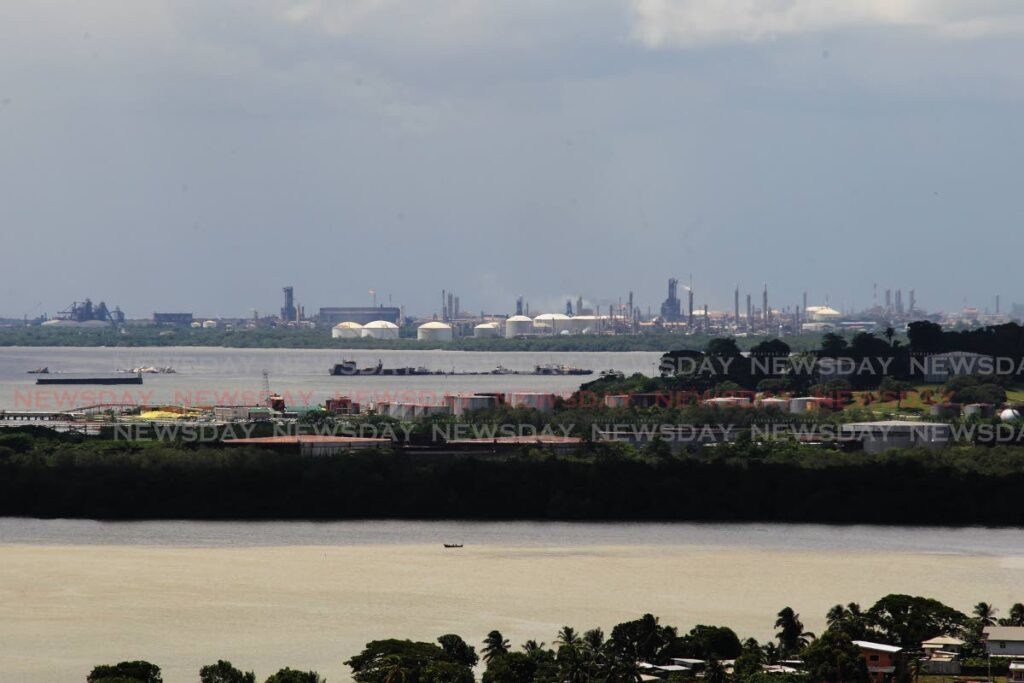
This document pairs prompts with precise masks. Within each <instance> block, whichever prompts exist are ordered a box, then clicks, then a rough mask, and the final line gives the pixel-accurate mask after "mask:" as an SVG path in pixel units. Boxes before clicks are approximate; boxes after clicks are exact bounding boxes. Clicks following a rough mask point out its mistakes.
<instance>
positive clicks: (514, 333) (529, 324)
mask: <svg viewBox="0 0 1024 683" xmlns="http://www.w3.org/2000/svg"><path fill="white" fill-rule="evenodd" d="M528 334H533V321H532V320H530V318H528V317H526V316H525V315H514V316H512V317H511V318H509V319H508V320H506V321H505V336H506V337H509V338H512V337H523V336H525V335H528Z"/></svg>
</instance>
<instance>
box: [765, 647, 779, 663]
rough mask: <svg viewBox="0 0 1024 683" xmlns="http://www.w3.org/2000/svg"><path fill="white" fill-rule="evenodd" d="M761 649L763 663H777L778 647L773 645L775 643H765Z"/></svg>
mask: <svg viewBox="0 0 1024 683" xmlns="http://www.w3.org/2000/svg"><path fill="white" fill-rule="evenodd" d="M761 651H762V652H764V661H765V664H778V663H779V659H781V657H780V656H779V648H778V647H776V646H775V643H765V644H764V645H762V646H761Z"/></svg>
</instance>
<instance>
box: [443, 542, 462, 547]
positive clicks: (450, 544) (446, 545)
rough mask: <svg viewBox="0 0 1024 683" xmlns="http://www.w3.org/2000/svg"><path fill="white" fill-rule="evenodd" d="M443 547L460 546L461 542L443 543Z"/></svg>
mask: <svg viewBox="0 0 1024 683" xmlns="http://www.w3.org/2000/svg"><path fill="white" fill-rule="evenodd" d="M444 547H445V548H461V547H462V544H461V543H445V544H444Z"/></svg>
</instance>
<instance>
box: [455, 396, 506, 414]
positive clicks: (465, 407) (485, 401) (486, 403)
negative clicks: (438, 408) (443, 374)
mask: <svg viewBox="0 0 1024 683" xmlns="http://www.w3.org/2000/svg"><path fill="white" fill-rule="evenodd" d="M444 402H445V405H447V406H449V407H450V408H451V411H452V412H453V413H454V414H455V415H463V414H464V413H467V412H469V411H470V410H490V409H491V408H494V407H496V406H497V405H498V397H497V396H476V395H473V394H470V395H453V396H445V398H444Z"/></svg>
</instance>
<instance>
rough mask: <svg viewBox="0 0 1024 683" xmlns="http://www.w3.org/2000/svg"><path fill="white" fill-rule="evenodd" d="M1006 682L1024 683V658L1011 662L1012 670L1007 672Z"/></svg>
mask: <svg viewBox="0 0 1024 683" xmlns="http://www.w3.org/2000/svg"><path fill="white" fill-rule="evenodd" d="M1006 683H1024V660H1022V661H1016V662H1010V670H1009V671H1007V672H1006Z"/></svg>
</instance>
